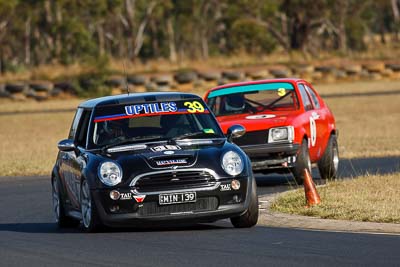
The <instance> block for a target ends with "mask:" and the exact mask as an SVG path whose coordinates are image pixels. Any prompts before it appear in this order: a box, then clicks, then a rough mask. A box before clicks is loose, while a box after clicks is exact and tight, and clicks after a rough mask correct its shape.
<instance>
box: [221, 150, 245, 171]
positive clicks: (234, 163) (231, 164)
mask: <svg viewBox="0 0 400 267" xmlns="http://www.w3.org/2000/svg"><path fill="white" fill-rule="evenodd" d="M222 168H223V169H224V171H225V172H226V173H227V174H229V175H232V176H236V175H238V174H240V173H241V172H242V171H243V161H242V158H241V157H240V156H239V154H238V153H236V152H233V151H228V152H226V153H225V154H224V155H223V156H222Z"/></svg>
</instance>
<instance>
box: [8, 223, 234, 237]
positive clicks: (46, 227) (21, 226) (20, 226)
mask: <svg viewBox="0 0 400 267" xmlns="http://www.w3.org/2000/svg"><path fill="white" fill-rule="evenodd" d="M223 229H233V226H232V225H229V224H228V222H216V223H214V224H181V225H174V226H172V225H170V226H149V227H135V228H134V227H121V228H109V227H104V228H102V229H100V230H99V231H98V233H121V232H132V233H135V232H137V233H143V232H181V231H205V230H207V231H210V230H223ZM0 232H18V233H36V234H43V233H46V234H82V233H85V232H84V230H83V228H82V227H75V228H58V227H57V225H56V224H55V223H3V224H0Z"/></svg>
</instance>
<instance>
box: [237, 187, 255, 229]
mask: <svg viewBox="0 0 400 267" xmlns="http://www.w3.org/2000/svg"><path fill="white" fill-rule="evenodd" d="M257 221H258V197H257V185H256V181H255V180H253V186H252V190H251V195H250V204H249V208H248V209H247V211H246V212H245V213H244V214H243V215H240V216H238V217H233V218H231V223H232V225H233V226H234V227H236V228H250V227H253V226H254V225H256V224H257Z"/></svg>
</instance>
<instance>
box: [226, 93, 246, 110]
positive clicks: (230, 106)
mask: <svg viewBox="0 0 400 267" xmlns="http://www.w3.org/2000/svg"><path fill="white" fill-rule="evenodd" d="M244 108H245V101H244V96H243V94H233V95H228V96H226V101H225V109H226V110H227V111H239V110H243V109H244Z"/></svg>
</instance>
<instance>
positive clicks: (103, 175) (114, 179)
mask: <svg viewBox="0 0 400 267" xmlns="http://www.w3.org/2000/svg"><path fill="white" fill-rule="evenodd" d="M99 178H100V180H101V182H102V183H103V184H105V185H108V186H114V185H116V184H119V183H120V182H121V180H122V170H121V168H120V167H119V166H118V165H117V164H115V163H114V162H111V161H106V162H103V163H102V164H101V165H100V171H99Z"/></svg>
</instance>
